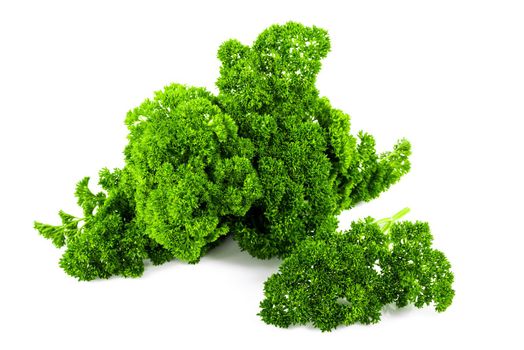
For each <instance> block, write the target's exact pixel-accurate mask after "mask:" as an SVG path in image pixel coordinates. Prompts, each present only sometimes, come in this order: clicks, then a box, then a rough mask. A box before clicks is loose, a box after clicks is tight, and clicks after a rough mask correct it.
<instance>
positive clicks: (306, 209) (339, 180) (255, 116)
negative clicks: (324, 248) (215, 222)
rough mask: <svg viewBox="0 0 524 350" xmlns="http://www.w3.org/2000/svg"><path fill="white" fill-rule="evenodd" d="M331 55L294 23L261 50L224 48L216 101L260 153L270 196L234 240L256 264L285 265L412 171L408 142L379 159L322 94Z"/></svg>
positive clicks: (323, 40) (264, 36) (258, 43)
mask: <svg viewBox="0 0 524 350" xmlns="http://www.w3.org/2000/svg"><path fill="white" fill-rule="evenodd" d="M330 47H331V44H330V40H329V36H328V34H327V32H326V31H325V30H324V29H320V28H317V27H314V26H313V27H305V26H303V25H302V24H299V23H295V22H289V23H286V24H284V25H273V26H271V27H269V28H268V29H266V30H265V31H263V32H262V33H261V34H260V35H259V36H258V38H257V39H256V40H255V42H254V43H253V45H252V46H251V47H250V46H247V45H243V44H242V43H240V42H239V41H238V40H234V39H232V40H229V41H226V42H225V43H223V44H222V45H221V46H220V48H219V50H218V58H219V59H220V61H221V62H222V66H221V68H220V77H219V79H218V80H217V86H218V88H219V94H218V100H219V102H220V104H221V106H222V107H223V109H224V110H225V111H227V113H229V114H230V115H231V117H232V118H233V119H234V120H235V122H236V123H237V124H238V129H239V131H238V132H239V135H240V136H242V137H246V138H248V139H250V140H251V141H252V142H253V144H254V146H255V153H254V158H253V165H254V167H255V169H256V170H257V173H258V176H259V177H260V183H261V185H262V196H261V197H260V199H258V200H256V201H255V203H254V204H253V206H252V207H251V209H250V210H249V211H248V213H247V215H245V216H243V217H242V218H241V219H240V220H238V221H237V223H236V226H235V236H234V237H235V239H236V240H237V241H238V243H239V245H240V247H241V248H242V249H245V250H247V251H248V252H249V253H250V254H251V255H253V256H255V257H258V258H271V257H274V256H278V257H283V256H286V255H287V254H288V253H289V252H290V251H291V250H292V249H293V247H294V246H295V245H296V244H297V243H298V242H300V241H302V240H303V239H305V238H306V237H309V236H312V235H314V234H315V232H317V231H318V230H330V229H336V227H337V223H338V222H337V220H336V215H337V214H338V213H340V211H342V210H344V209H349V208H351V207H353V206H354V205H356V204H357V203H359V202H362V201H369V200H371V199H373V198H375V197H377V196H378V195H379V194H380V193H381V192H383V191H385V190H386V189H388V188H389V186H391V185H392V184H394V183H395V182H397V181H398V180H399V179H400V177H401V176H402V175H404V174H405V173H406V172H407V171H408V170H409V168H410V163H409V159H408V156H409V155H410V153H411V149H410V144H409V142H408V141H407V140H400V141H399V142H398V143H397V144H396V145H395V146H394V148H393V150H392V151H391V152H385V153H382V154H377V152H376V151H375V140H374V138H373V137H372V136H371V135H369V134H367V133H364V132H360V133H359V134H358V136H357V137H354V136H352V135H351V134H350V118H349V115H347V114H346V113H344V112H342V111H340V110H338V109H335V108H333V107H332V106H331V104H330V102H329V100H328V99H327V98H326V97H320V96H319V92H318V90H317V88H316V86H315V84H316V77H317V74H318V73H319V71H320V68H321V60H322V59H323V58H324V57H326V55H327V53H328V52H329V50H330Z"/></svg>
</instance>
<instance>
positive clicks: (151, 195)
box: [125, 84, 261, 262]
mask: <svg viewBox="0 0 524 350" xmlns="http://www.w3.org/2000/svg"><path fill="white" fill-rule="evenodd" d="M126 124H127V126H128V128H129V131H130V134H129V144H128V146H127V147H126V149H125V155H126V169H127V170H129V172H130V173H131V174H132V177H133V181H134V185H135V186H136V193H135V199H136V209H137V218H138V221H139V222H140V223H141V224H142V225H143V227H144V230H145V233H146V234H147V236H149V237H151V238H152V239H153V240H154V241H155V242H157V243H159V244H160V245H162V246H163V247H165V248H166V249H168V250H169V251H170V252H171V253H172V254H173V255H174V256H175V257H176V258H178V259H180V260H184V261H188V262H196V261H198V260H199V258H200V257H201V255H202V254H203V253H204V252H205V251H206V249H207V247H208V246H209V244H211V243H212V242H214V241H216V240H217V239H218V238H219V237H221V236H224V235H226V234H227V233H228V232H229V231H230V221H231V220H233V219H234V218H235V217H241V216H243V215H245V214H246V212H247V211H248V210H249V208H250V207H251V204H252V203H253V201H254V200H256V199H258V198H259V197H260V196H261V189H260V184H259V180H258V176H257V174H256V172H255V170H254V168H253V166H252V163H251V157H252V156H253V152H254V150H253V145H252V143H251V141H249V140H248V139H245V138H240V137H238V135H237V130H238V128H237V126H236V124H235V122H234V121H233V120H232V119H231V118H230V117H229V116H228V115H226V114H224V113H222V111H221V109H220V108H219V107H218V106H217V105H216V98H214V97H213V96H212V95H211V94H210V93H209V92H207V91H206V90H205V89H202V88H190V87H186V86H183V85H178V84H172V85H170V86H167V87H166V88H165V89H164V90H163V91H158V92H156V94H155V97H154V99H152V100H150V99H148V100H146V101H145V102H143V103H142V104H141V105H140V106H139V107H138V108H135V109H134V110H132V111H130V112H129V113H128V115H127V118H126Z"/></svg>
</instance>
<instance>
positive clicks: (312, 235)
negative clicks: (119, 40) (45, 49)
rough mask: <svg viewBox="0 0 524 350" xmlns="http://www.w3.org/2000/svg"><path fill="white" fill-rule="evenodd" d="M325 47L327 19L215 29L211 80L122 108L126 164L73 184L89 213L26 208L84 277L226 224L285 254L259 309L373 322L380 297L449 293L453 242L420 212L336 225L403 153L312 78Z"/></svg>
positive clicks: (115, 269)
mask: <svg viewBox="0 0 524 350" xmlns="http://www.w3.org/2000/svg"><path fill="white" fill-rule="evenodd" d="M330 47H331V43H330V40H329V36H328V34H327V32H326V31H325V30H324V29H321V28H317V27H314V26H313V27H306V26H303V25H302V24H299V23H295V22H288V23H286V24H284V25H273V26H271V27H269V28H267V29H266V30H264V31H263V32H262V33H261V34H260V35H259V36H258V38H257V39H256V40H255V41H254V43H253V44H252V45H251V46H248V45H244V44H242V43H240V42H239V41H238V40H234V39H232V40H228V41H226V42H224V43H223V44H222V45H221V46H220V48H219V50H218V58H219V60H220V61H221V68H220V76H219V78H218V80H217V82H216V85H217V87H218V89H219V93H218V95H213V94H212V93H210V92H209V91H207V90H206V89H204V88H197V87H189V86H185V85H180V84H171V85H168V86H166V87H165V88H164V89H163V90H161V91H157V92H155V94H154V96H153V97H152V98H149V99H146V100H145V101H144V102H143V103H141V104H140V105H139V106H138V107H136V108H134V109H132V110H130V111H129V112H128V113H127V115H126V118H125V124H126V126H127V128H128V130H129V135H128V144H127V145H126V147H125V149H124V156H125V165H124V167H123V168H122V169H114V170H113V171H110V170H108V169H102V170H101V171H100V174H99V175H100V176H99V185H100V187H101V188H102V190H101V191H100V192H97V193H94V192H92V191H91V190H90V188H89V178H88V177H86V178H84V179H82V180H81V181H80V182H78V184H77V186H76V191H75V196H76V198H77V201H78V205H79V206H80V207H81V209H82V212H83V217H75V216H73V215H70V214H67V213H65V212H63V211H60V212H59V217H60V219H61V224H60V225H49V224H44V223H40V222H35V228H36V229H37V230H38V231H39V232H40V234H41V235H42V236H43V237H45V238H47V239H50V240H51V241H52V242H53V244H54V245H55V246H57V247H59V248H62V247H64V248H65V250H64V254H63V256H62V257H61V259H60V266H61V267H62V268H63V269H64V270H65V272H66V273H67V274H69V275H71V276H74V277H76V278H78V279H79V280H93V279H96V278H109V277H110V276H113V275H120V276H124V277H138V276H141V275H142V273H143V271H144V266H145V263H146V262H147V261H148V260H149V261H151V262H152V263H153V264H161V263H164V262H167V261H169V260H171V259H178V260H181V261H185V262H188V263H196V262H198V261H199V260H200V258H201V257H202V256H203V255H204V254H205V253H206V252H207V251H209V250H210V249H212V248H213V247H214V246H216V245H217V244H219V242H220V241H221V240H222V239H223V238H224V237H226V236H228V235H231V236H233V238H234V239H235V240H236V241H237V242H238V244H239V246H240V248H241V249H243V250H246V251H247V252H249V253H250V254H251V255H252V256H254V257H257V258H263V259H265V258H272V257H281V258H284V261H283V263H282V266H281V267H280V270H279V273H277V274H276V275H274V276H272V277H270V278H269V279H268V280H267V282H266V283H265V296H266V299H265V300H263V301H262V303H261V308H262V310H261V312H260V315H261V317H262V319H263V320H264V321H265V322H267V323H270V324H274V325H277V326H280V327H288V326H290V325H293V324H306V323H310V322H311V323H313V325H314V326H316V327H318V328H320V329H322V330H323V331H324V330H331V329H333V328H335V327H336V326H337V325H340V324H352V323H355V322H360V323H366V324H367V323H374V322H377V321H378V320H379V319H380V312H381V309H382V307H383V306H384V305H386V304H389V303H395V304H396V305H397V306H399V307H403V306H405V305H408V304H411V303H413V304H414V305H415V306H417V307H422V306H423V305H427V304H430V303H433V304H434V305H435V308H436V310H437V311H443V310H445V309H446V308H447V307H448V306H449V305H450V303H451V300H452V298H453V293H454V292H453V290H452V289H451V284H452V281H453V275H452V274H451V272H450V265H449V262H448V261H447V259H446V257H445V256H444V255H443V254H442V253H441V252H439V251H437V250H433V249H432V248H431V241H432V236H431V234H430V232H429V227H428V225H427V224H425V223H421V222H416V223H410V222H401V223H393V219H398V217H399V216H401V214H402V213H399V214H398V215H397V216H394V217H393V218H392V219H391V220H389V219H387V220H379V221H373V220H372V219H371V218H368V219H365V220H362V221H359V222H356V223H353V225H352V227H351V229H350V230H349V231H346V232H337V231H336V229H337V225H338V220H337V215H338V214H339V213H340V212H341V211H342V210H346V209H350V208H352V207H353V206H355V205H356V204H358V203H360V202H365V201H369V200H371V199H373V198H376V197H378V196H379V195H380V193H382V192H384V191H386V190H387V189H388V188H389V187H390V186H391V185H392V184H394V183H396V182H397V181H399V179H400V178H401V177H402V176H403V175H404V174H406V173H407V172H408V171H409V169H410V161H409V156H410V154H411V146H410V143H409V142H408V141H407V140H405V139H400V140H399V141H398V142H397V143H396V144H395V145H394V146H393V149H392V150H391V151H388V152H383V153H378V152H377V151H376V149H375V139H374V138H373V136H372V135H370V134H368V133H366V132H363V131H360V132H358V133H357V134H356V135H352V134H351V133H350V131H351V130H350V124H351V123H350V117H349V115H348V114H346V113H344V112H343V111H341V110H339V109H336V108H333V107H332V106H331V104H330V102H329V100H328V99H327V98H326V97H322V96H320V94H319V91H318V90H317V88H316V78H317V75H318V73H319V71H320V69H321V60H322V59H323V58H324V57H326V55H327V54H328V52H329V50H330Z"/></svg>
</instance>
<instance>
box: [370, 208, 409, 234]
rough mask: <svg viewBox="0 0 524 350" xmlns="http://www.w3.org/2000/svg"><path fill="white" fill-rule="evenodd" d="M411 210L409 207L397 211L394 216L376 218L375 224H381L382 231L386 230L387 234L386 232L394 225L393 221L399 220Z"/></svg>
mask: <svg viewBox="0 0 524 350" xmlns="http://www.w3.org/2000/svg"><path fill="white" fill-rule="evenodd" d="M409 210H410V209H409V208H404V209H402V210H400V211H399V212H398V213H396V214H395V215H393V216H391V217H389V218H384V219H380V220H375V224H377V225H378V226H380V228H381V229H382V232H384V234H386V233H388V231H389V229H390V228H391V225H393V223H394V222H395V221H397V220H399V219H400V218H402V217H403V216H404V215H406V214H407V213H409Z"/></svg>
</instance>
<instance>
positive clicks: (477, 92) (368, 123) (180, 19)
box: [0, 0, 524, 349]
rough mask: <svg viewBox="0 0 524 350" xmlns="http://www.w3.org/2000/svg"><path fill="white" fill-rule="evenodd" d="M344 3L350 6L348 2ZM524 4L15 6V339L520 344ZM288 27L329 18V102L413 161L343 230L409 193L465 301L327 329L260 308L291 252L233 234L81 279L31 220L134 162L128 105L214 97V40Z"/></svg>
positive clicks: (8, 324)
mask: <svg viewBox="0 0 524 350" xmlns="http://www.w3.org/2000/svg"><path fill="white" fill-rule="evenodd" d="M343 4H344V5H343ZM522 6H523V5H522V3H521V2H519V1H514V2H510V1H491V2H485V1H472V2H464V1H443V0H440V1H435V2H431V3H430V2H426V1H412V2H407V1H384V2H376V1H362V2H358V3H357V2H342V1H340V2H328V1H316V2H308V1H300V2H291V1H283V0H280V1H260V2H248V1H243V2H241V1H239V2H230V1H213V2H211V1H209V2H202V1H184V2H175V1H170V2H157V1H144V2H142V3H138V2H134V1H125V2H121V3H117V2H110V1H89V2H87V1H86V2H83V3H82V4H81V3H80V2H74V1H63V2H59V1H49V0H47V1H33V2H29V1H3V0H2V2H1V3H0V45H1V46H0V118H1V121H0V209H1V210H0V239H1V242H0V259H1V261H0V266H1V282H0V283H1V286H0V323H1V324H0V348H2V349H35V348H44V349H93V348H100V349H108V348H114V349H124V348H125V349H135V348H137V349H138V348H140V349H150V348H158V349H168V348H188V349H197V348H198V349H200V348H205V347H207V348H209V347H210V346H213V347H214V348H219V349H220V348H228V349H291V348H293V349H295V348H296V349H308V348H312V349H313V348H315V349H317V348H322V349H328V348H346V349H357V348H361V347H362V346H365V347H366V348H385V347H388V348H393V349H396V348H402V349H421V348H422V349H450V348H461V347H462V348H475V347H490V348H493V347H497V348H505V349H506V348H507V349H509V348H521V349H522V347H523V346H524V342H523V340H522V320H521V317H522V314H523V311H524V310H523V306H522V295H523V294H524V293H523V288H522V277H523V269H522V268H523V265H524V264H523V262H522V249H523V243H524V239H523V234H524V232H523V231H524V230H523V224H522V216H523V209H524V206H523V204H522V199H523V198H524V193H523V192H524V191H523V184H522V182H523V181H522V180H523V173H522V169H523V167H522V158H523V157H522V151H523V150H524V144H523V141H522V138H523V136H522V134H523V131H524V128H523V127H522V123H521V122H522V118H523V117H524V68H523V67H524V20H523V18H524V10H523V7H522ZM288 20H295V21H300V22H302V23H304V24H308V25H312V24H315V25H317V26H320V27H323V28H326V29H327V30H328V31H329V33H330V36H331V41H332V51H331V53H330V54H329V56H328V57H327V58H326V59H325V60H324V62H323V69H322V71H321V73H320V75H319V77H318V87H319V90H320V92H321V94H322V95H325V96H328V97H329V98H330V99H331V102H332V104H333V105H334V106H335V107H337V108H340V109H342V110H344V111H346V112H347V113H349V114H350V115H351V116H352V128H353V132H356V131H357V130H359V129H365V130H367V131H369V132H370V133H372V134H373V135H375V137H376V139H377V146H378V149H379V150H387V149H389V148H390V147H391V145H392V144H393V143H394V142H395V140H396V139H398V138H400V137H407V138H408V139H409V140H410V141H411V142H412V144H413V157H412V167H413V169H412V171H411V172H410V173H409V174H408V175H407V176H405V177H404V178H403V179H402V181H401V182H400V183H399V184H398V185H396V186H394V187H392V188H391V190H390V191H388V192H387V193H384V194H383V195H382V196H381V197H380V199H378V200H375V201H373V202H371V203H368V204H365V205H361V206H359V207H357V208H355V209H353V210H352V211H349V212H347V213H343V214H342V216H341V223H340V226H341V228H347V227H348V226H349V223H350V221H351V220H353V219H356V218H359V217H362V216H367V215H371V216H374V217H378V218H380V217H385V216H390V215H391V214H393V213H394V212H396V211H398V210H399V209H401V208H403V207H405V206H409V207H411V208H412V212H411V213H410V214H409V216H408V217H406V219H412V220H416V219H419V220H425V221H429V222H430V224H431V228H432V231H433V234H434V236H435V243H434V244H435V247H436V248H438V249H441V250H443V251H444V252H445V253H446V255H447V256H448V258H449V259H450V261H451V262H452V265H453V271H454V273H455V277H456V282H455V285H454V287H455V289H456V297H455V300H454V303H453V305H452V306H451V307H450V308H449V309H448V310H447V311H446V312H445V313H442V314H437V313H436V312H434V311H433V310H432V309H431V308H426V309H414V308H407V309H403V310H396V311H395V310H392V309H387V310H385V312H384V316H383V320H382V322H381V323H379V324H377V325H372V326H361V325H356V326H351V327H342V328H339V329H337V330H336V331H334V332H332V333H321V332H319V331H318V330H316V329H312V328H308V327H295V328H292V329H278V328H275V327H273V326H268V325H266V324H264V323H263V322H261V321H260V319H259V318H258V317H257V316H256V313H257V312H258V303H259V301H260V300H261V299H262V284H263V281H264V280H265V279H266V278H267V277H268V276H269V275H271V274H272V273H274V272H275V271H276V269H277V266H278V264H279V262H278V261H275V260H273V261H258V260H255V259H252V258H250V257H249V256H248V255H247V254H246V253H242V252H240V251H239V250H238V248H237V246H236V245H235V244H234V243H233V242H227V243H226V244H224V245H223V246H220V247H218V248H217V249H216V250H215V251H213V252H211V253H210V254H209V255H208V256H206V257H204V258H203V259H202V261H201V263H200V264H197V265H185V264H182V263H180V262H176V261H174V262H171V263H168V264H165V265H163V266H160V267H149V268H147V271H146V272H145V275H144V276H143V277H142V278H140V279H124V278H112V279H110V280H104V281H95V282H89V283H85V282H84V283H80V282H77V281H76V280H75V279H73V278H70V277H68V276H67V275H65V274H64V273H63V271H62V270H61V269H60V268H59V267H58V266H57V262H58V259H59V257H60V255H61V252H60V251H59V250H57V249H55V248H54V247H53V246H52V245H51V243H50V242H49V241H46V240H44V239H43V238H41V237H39V236H38V234H37V232H36V231H34V230H33V228H32V223H33V220H35V219H36V220H39V221H43V222H49V223H58V218H57V215H56V214H57V211H58V210H59V209H64V210H66V211H71V212H73V213H78V212H79V210H78V209H77V208H76V204H75V199H74V197H73V191H74V186H75V183H76V182H77V181H78V180H79V179H81V178H82V177H83V176H86V175H91V176H96V174H97V172H98V169H100V168H102V167H104V166H107V167H110V168H113V167H118V166H122V164H123V156H122V150H123V147H124V145H125V143H126V128H125V126H124V124H123V119H124V116H125V113H126V112H127V111H128V110H129V109H130V108H132V107H135V106H137V105H138V104H139V103H140V102H141V101H142V100H143V99H144V98H146V97H150V96H151V95H152V92H153V91H155V90H158V89H161V88H162V87H163V86H164V85H167V84H169V83H170V82H179V83H185V84H190V85H196V86H205V87H207V88H209V89H211V90H212V91H215V92H216V89H215V87H214V82H215V80H216V78H217V76H218V68H219V62H218V60H217V59H216V50H217V48H218V46H219V45H220V43H221V42H222V41H224V40H226V39H228V38H238V39H239V40H241V41H242V42H243V43H246V44H250V43H251V42H252V41H253V40H254V39H255V38H256V36H257V34H258V33H260V32H261V31H262V30H263V29H264V28H266V27H267V26H269V25H271V24H273V23H284V22H286V21H288Z"/></svg>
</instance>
